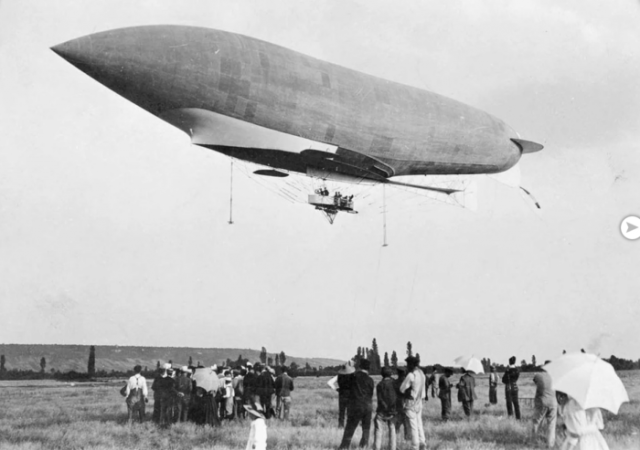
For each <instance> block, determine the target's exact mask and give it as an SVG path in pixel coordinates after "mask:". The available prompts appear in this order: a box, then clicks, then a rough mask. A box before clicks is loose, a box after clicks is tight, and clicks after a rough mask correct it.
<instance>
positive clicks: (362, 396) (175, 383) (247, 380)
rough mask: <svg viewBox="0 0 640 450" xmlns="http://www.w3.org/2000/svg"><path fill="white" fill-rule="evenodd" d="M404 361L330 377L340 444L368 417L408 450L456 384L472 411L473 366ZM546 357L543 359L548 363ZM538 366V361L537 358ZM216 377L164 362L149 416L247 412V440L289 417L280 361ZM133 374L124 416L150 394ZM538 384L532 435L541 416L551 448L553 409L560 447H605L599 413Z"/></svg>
mask: <svg viewBox="0 0 640 450" xmlns="http://www.w3.org/2000/svg"><path fill="white" fill-rule="evenodd" d="M515 361H516V359H515V357H511V358H510V359H509V365H508V367H507V369H506V371H505V372H504V374H503V375H502V378H501V380H502V383H503V384H504V389H505V391H504V392H505V403H506V408H507V415H508V416H509V417H515V419H516V420H521V418H522V416H521V412H520V404H519V395H518V393H519V389H518V381H519V378H520V369H519V368H518V367H517V366H516V365H515ZM405 362H406V366H404V367H402V366H401V367H397V368H395V371H396V374H395V375H396V376H395V378H394V377H393V376H394V373H393V369H391V368H390V367H384V368H382V371H381V375H382V379H381V381H380V382H379V383H378V384H377V385H375V383H374V381H373V378H372V377H371V376H370V375H369V368H370V362H369V361H368V360H364V359H363V360H361V361H360V364H359V368H358V369H357V370H356V369H355V368H353V367H352V366H350V365H345V366H343V367H342V369H341V370H340V371H339V372H338V375H337V376H336V377H334V378H333V379H331V380H329V383H328V384H329V386H331V387H332V388H333V389H335V390H336V391H338V427H340V428H344V433H343V436H342V441H341V443H340V449H347V448H349V446H350V444H351V440H352V438H353V435H354V434H355V431H356V429H357V428H358V427H359V426H360V427H361V428H362V437H361V439H360V443H359V445H360V447H367V446H368V445H369V437H370V435H371V424H372V422H373V424H374V437H373V444H374V445H373V446H374V448H375V450H380V449H381V448H382V440H383V439H382V438H383V434H386V435H387V437H388V447H389V449H390V450H395V449H396V443H397V437H398V436H403V437H404V439H405V440H407V441H410V442H411V446H412V448H413V449H414V450H421V449H423V448H426V439H425V433H424V423H423V417H422V409H423V402H424V401H426V400H428V397H429V395H428V394H429V391H431V396H432V398H439V400H440V403H441V419H442V421H448V420H449V419H450V415H451V407H452V406H451V392H452V389H453V387H456V388H457V390H458V401H459V402H460V403H461V404H462V409H463V411H464V414H465V415H466V416H467V417H471V416H472V414H473V411H474V401H475V400H477V395H476V392H475V390H476V383H475V374H474V372H473V371H472V370H464V369H463V370H462V375H461V377H460V379H459V380H458V382H457V384H455V386H454V385H453V384H452V382H451V380H450V378H451V377H452V375H453V370H452V369H451V368H444V370H443V373H441V374H440V376H439V378H438V374H437V373H436V371H433V372H432V373H431V374H427V373H426V372H425V370H423V369H422V368H421V367H420V361H419V359H417V358H416V357H414V356H409V357H407V358H406V360H405ZM547 363H548V361H547V362H545V364H547ZM543 367H544V366H543ZM211 369H212V370H215V373H216V376H217V377H218V380H219V381H220V383H219V387H218V388H216V389H215V390H209V391H207V390H205V389H203V388H202V387H199V386H198V384H197V383H196V381H195V380H194V379H193V378H194V371H195V370H197V368H193V367H187V366H183V367H181V368H180V369H179V370H174V369H173V367H172V366H171V364H165V365H164V366H163V367H162V368H161V370H160V372H159V373H158V375H157V376H156V378H155V379H154V381H153V384H152V386H151V389H152V391H153V397H154V404H153V421H154V422H156V423H158V424H159V425H160V426H163V427H167V426H169V425H170V424H172V423H175V422H184V421H193V422H195V423H198V424H209V425H219V424H220V422H221V421H222V420H234V419H236V418H246V417H247V416H249V417H250V418H251V419H252V423H251V433H250V438H249V445H250V446H248V448H253V449H257V450H262V449H265V448H266V419H269V418H273V417H276V418H278V419H284V420H287V419H288V418H289V412H290V408H291V392H292V391H293V390H294V383H293V379H292V378H291V377H290V376H289V374H288V370H287V368H286V367H280V368H279V369H280V374H279V375H278V376H276V373H275V371H274V369H273V368H271V367H269V366H266V365H262V364H260V363H256V364H254V365H252V364H251V363H248V364H247V367H242V368H240V369H233V370H232V369H228V368H222V367H221V368H217V367H216V366H213V367H212V368H211ZM134 371H135V374H134V375H133V376H132V377H131V378H130V379H129V380H128V381H127V384H126V386H125V387H124V388H123V390H122V394H123V395H124V396H125V397H126V404H127V409H128V413H129V423H132V422H133V421H135V420H138V421H140V422H142V421H144V419H145V405H146V403H147V402H148V394H149V393H148V388H147V382H146V380H145V378H144V377H143V376H142V375H141V367H140V366H136V367H135V368H134ZM533 382H534V383H535V385H536V394H535V397H534V406H535V409H534V413H533V417H532V426H531V437H532V438H536V436H537V434H538V432H539V429H540V427H541V425H542V424H543V422H546V441H547V445H548V447H549V448H552V447H554V446H555V443H556V427H557V417H558V416H560V417H562V419H563V431H564V440H563V443H562V450H572V449H594V450H607V449H608V447H607V444H606V442H605V441H604V438H603V437H602V435H601V434H600V430H601V429H602V428H603V427H604V424H603V421H602V414H601V412H600V410H599V409H598V408H590V409H588V410H584V409H582V408H581V407H580V405H579V404H578V403H577V402H576V401H575V400H574V399H573V398H571V397H569V396H567V395H566V394H563V393H561V392H555V391H554V390H553V389H552V383H551V378H550V376H549V375H548V374H547V373H546V372H544V370H541V371H539V372H538V373H536V375H535V376H534V377H533ZM497 389H498V376H497V373H496V370H495V368H494V367H491V370H490V373H489V405H488V406H490V405H495V404H497V402H498V395H497ZM374 392H375V394H376V399H377V407H376V410H375V417H374V410H373V395H374Z"/></svg>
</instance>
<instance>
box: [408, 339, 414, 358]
mask: <svg viewBox="0 0 640 450" xmlns="http://www.w3.org/2000/svg"><path fill="white" fill-rule="evenodd" d="M407 356H413V346H412V345H411V341H409V342H407Z"/></svg>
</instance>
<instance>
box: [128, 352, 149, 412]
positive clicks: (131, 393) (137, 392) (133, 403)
mask: <svg viewBox="0 0 640 450" xmlns="http://www.w3.org/2000/svg"><path fill="white" fill-rule="evenodd" d="M133 371H134V372H135V375H133V376H132V377H131V378H129V381H127V386H126V389H125V397H126V398H127V400H126V403H127V412H128V416H129V417H128V423H129V425H131V424H133V422H134V420H135V419H137V420H138V421H139V422H140V423H143V422H144V415H145V404H146V403H147V402H148V401H149V399H148V396H149V392H148V390H147V380H146V379H145V378H144V377H143V376H142V375H141V374H140V372H142V366H140V365H137V366H135V367H134V368H133Z"/></svg>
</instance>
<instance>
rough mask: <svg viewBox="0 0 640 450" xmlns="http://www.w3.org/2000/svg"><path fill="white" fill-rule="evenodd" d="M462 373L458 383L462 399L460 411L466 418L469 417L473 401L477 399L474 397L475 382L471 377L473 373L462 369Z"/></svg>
mask: <svg viewBox="0 0 640 450" xmlns="http://www.w3.org/2000/svg"><path fill="white" fill-rule="evenodd" d="M462 372H463V374H462V377H460V381H459V382H458V385H459V388H460V394H461V397H462V409H463V410H464V413H465V415H466V416H467V417H471V412H472V411H473V401H474V400H477V399H478V396H477V395H476V380H475V378H474V377H473V372H471V371H469V370H464V369H462Z"/></svg>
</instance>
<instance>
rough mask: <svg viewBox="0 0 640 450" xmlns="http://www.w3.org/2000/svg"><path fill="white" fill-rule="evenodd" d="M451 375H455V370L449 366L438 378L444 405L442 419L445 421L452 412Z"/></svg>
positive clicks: (441, 403)
mask: <svg viewBox="0 0 640 450" xmlns="http://www.w3.org/2000/svg"><path fill="white" fill-rule="evenodd" d="M451 375H453V370H451V368H449V367H447V368H446V369H444V373H443V374H442V375H440V379H439V380H438V397H440V405H441V406H442V413H441V414H442V420H444V421H445V422H446V421H447V420H449V415H450V414H451V382H450V381H449V378H451Z"/></svg>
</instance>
